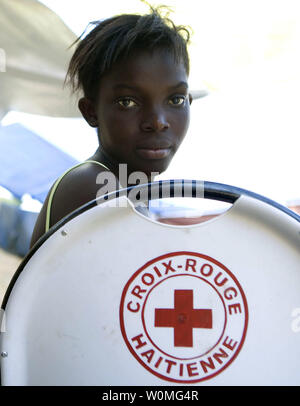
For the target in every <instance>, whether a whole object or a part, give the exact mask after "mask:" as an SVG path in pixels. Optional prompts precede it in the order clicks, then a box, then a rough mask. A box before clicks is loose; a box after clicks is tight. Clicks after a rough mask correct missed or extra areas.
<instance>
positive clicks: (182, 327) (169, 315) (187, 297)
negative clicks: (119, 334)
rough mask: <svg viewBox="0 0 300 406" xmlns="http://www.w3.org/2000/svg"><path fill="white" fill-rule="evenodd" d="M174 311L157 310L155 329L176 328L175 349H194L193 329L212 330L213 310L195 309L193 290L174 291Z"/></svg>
mask: <svg viewBox="0 0 300 406" xmlns="http://www.w3.org/2000/svg"><path fill="white" fill-rule="evenodd" d="M174 304H175V306H174V307H175V308H174V309H155V322H154V325H155V327H173V328H174V346H175V347H193V328H212V310H211V309H194V308H193V307H194V304H193V291H192V290H175V291H174Z"/></svg>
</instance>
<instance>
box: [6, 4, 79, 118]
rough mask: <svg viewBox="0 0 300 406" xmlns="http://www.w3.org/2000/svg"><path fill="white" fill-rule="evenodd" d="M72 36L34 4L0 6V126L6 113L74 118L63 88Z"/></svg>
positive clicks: (75, 110)
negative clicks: (16, 112)
mask: <svg viewBox="0 0 300 406" xmlns="http://www.w3.org/2000/svg"><path fill="white" fill-rule="evenodd" d="M75 39H76V35H75V34H74V33H73V32H72V31H71V30H70V29H69V28H68V27H67V26H66V25H65V23H64V22H63V21H62V20H61V19H60V17H58V16H57V15H56V14H55V13H54V12H53V11H52V10H50V9H48V8H47V7H46V6H44V5H43V4H41V3H39V2H38V1H36V0H0V49H1V52H0V60H1V61H0V120H1V119H2V118H3V117H4V115H5V114H6V113H7V112H8V111H10V110H14V111H19V112H24V113H31V114H41V115H47V116H54V117H78V116H79V114H80V113H79V111H78V108H77V106H76V103H75V100H74V99H72V98H71V97H70V92H69V90H68V88H67V87H66V88H63V82H64V77H65V73H66V68H67V64H68V62H69V59H70V57H71V54H72V52H73V51H72V50H71V49H68V48H69V46H70V45H71V44H72V42H74V40H75Z"/></svg>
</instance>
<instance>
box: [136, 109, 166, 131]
mask: <svg viewBox="0 0 300 406" xmlns="http://www.w3.org/2000/svg"><path fill="white" fill-rule="evenodd" d="M141 128H142V130H143V131H146V132H161V131H166V130H167V129H168V128H170V123H169V122H168V120H167V118H166V117H165V115H164V114H161V113H159V114H157V113H152V114H151V115H149V116H147V117H146V118H145V119H144V120H143V121H142V123H141Z"/></svg>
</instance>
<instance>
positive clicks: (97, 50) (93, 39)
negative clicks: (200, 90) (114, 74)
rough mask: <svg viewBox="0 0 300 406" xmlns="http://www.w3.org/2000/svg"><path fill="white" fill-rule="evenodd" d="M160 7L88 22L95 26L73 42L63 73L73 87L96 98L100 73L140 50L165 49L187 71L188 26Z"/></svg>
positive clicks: (93, 98) (91, 97) (89, 96)
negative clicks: (71, 51)
mask: <svg viewBox="0 0 300 406" xmlns="http://www.w3.org/2000/svg"><path fill="white" fill-rule="evenodd" d="M161 9H167V8H166V7H165V6H160V7H158V8H153V7H151V6H150V13H149V14H145V15H137V14H121V15H118V16H114V17H111V18H109V19H107V20H104V21H94V22H92V23H90V24H92V25H95V28H93V30H92V31H90V32H89V33H88V34H87V35H86V36H85V37H84V38H82V37H83V35H84V34H85V31H86V30H85V31H84V32H83V34H81V36H80V37H79V38H78V39H77V40H76V41H75V43H77V42H78V46H77V48H76V50H75V52H74V54H73V56H72V58H71V61H70V64H69V68H68V71H67V76H66V82H68V83H69V84H70V85H71V87H72V90H73V91H77V90H82V91H83V93H84V95H85V96H86V97H88V98H90V99H91V100H96V94H97V91H98V88H99V83H100V79H101V76H102V75H103V74H105V73H106V72H108V71H109V70H110V69H111V68H112V67H113V65H114V64H115V63H117V62H119V61H120V60H122V59H124V58H126V57H128V56H129V55H130V54H132V53H133V52H137V51H142V50H147V51H149V52H153V51H154V50H156V49H163V50H167V51H168V52H170V53H171V54H172V55H173V56H174V59H175V62H183V64H184V66H185V69H186V73H187V74H189V56H188V51H187V45H188V43H189V40H190V32H189V29H188V28H187V27H184V26H176V25H175V24H174V23H173V21H172V20H170V19H169V18H168V16H162V15H161V13H160V10H161ZM90 24H89V25H90ZM75 43H74V44H75ZM72 45H73V44H72Z"/></svg>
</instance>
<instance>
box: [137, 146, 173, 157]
mask: <svg viewBox="0 0 300 406" xmlns="http://www.w3.org/2000/svg"><path fill="white" fill-rule="evenodd" d="M136 151H137V154H138V155H139V156H140V157H141V158H143V159H163V158H166V157H168V156H169V155H170V153H171V148H160V149H151V148H139V149H137V150H136Z"/></svg>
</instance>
